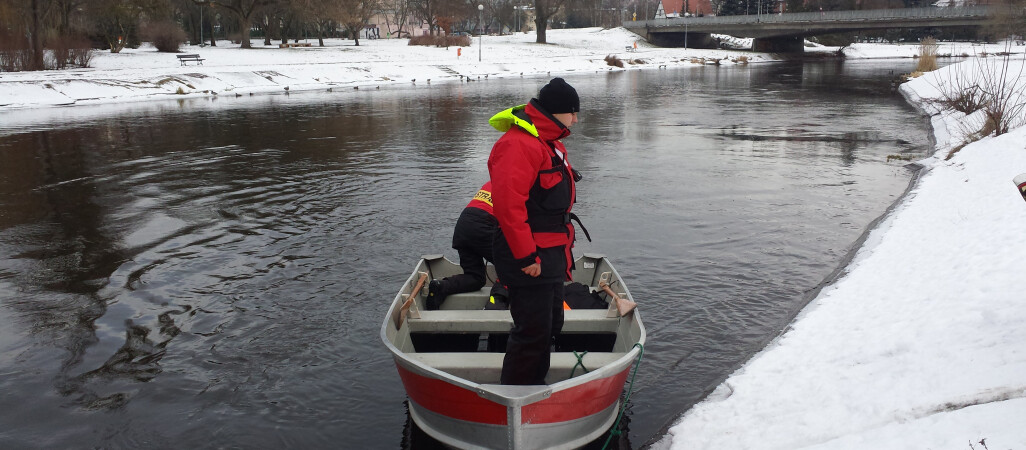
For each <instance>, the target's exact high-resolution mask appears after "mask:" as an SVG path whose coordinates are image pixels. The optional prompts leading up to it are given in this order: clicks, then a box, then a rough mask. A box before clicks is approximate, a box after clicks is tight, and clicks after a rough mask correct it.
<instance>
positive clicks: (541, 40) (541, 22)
mask: <svg viewBox="0 0 1026 450" xmlns="http://www.w3.org/2000/svg"><path fill="white" fill-rule="evenodd" d="M548 21H549V18H548V17H547V16H542V15H540V14H539V15H538V17H536V18H535V19H534V26H535V27H536V28H537V29H538V38H537V39H535V40H534V42H536V43H538V44H545V43H546V42H545V28H546V26H547V25H548Z"/></svg>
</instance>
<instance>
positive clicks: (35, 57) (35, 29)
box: [29, 0, 44, 70]
mask: <svg viewBox="0 0 1026 450" xmlns="http://www.w3.org/2000/svg"><path fill="white" fill-rule="evenodd" d="M30 33H31V34H32V41H31V45H32V67H30V68H29V70H43V69H44V67H43V30H42V26H40V24H39V0H32V30H31V32H30Z"/></svg>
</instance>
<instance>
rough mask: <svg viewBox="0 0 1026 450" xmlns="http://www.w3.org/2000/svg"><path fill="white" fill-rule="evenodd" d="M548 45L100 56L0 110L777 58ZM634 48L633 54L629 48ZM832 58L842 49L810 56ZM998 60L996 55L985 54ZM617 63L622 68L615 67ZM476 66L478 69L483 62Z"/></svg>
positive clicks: (565, 35) (511, 42) (498, 39)
mask: <svg viewBox="0 0 1026 450" xmlns="http://www.w3.org/2000/svg"><path fill="white" fill-rule="evenodd" d="M547 37H548V41H549V42H550V43H549V44H535V43H534V41H535V38H536V36H535V34H534V33H533V32H531V33H522V34H514V35H507V36H483V37H480V38H479V37H475V38H473V39H472V45H471V46H470V47H465V48H457V47H451V48H437V47H424V46H410V45H407V40H405V39H379V40H361V41H360V46H355V45H353V41H343V40H327V41H326V42H325V45H326V46H325V47H317V46H316V41H315V40H311V41H308V42H310V43H312V44H314V45H315V46H313V47H303V48H284V49H283V48H278V46H277V44H276V43H275V44H274V45H272V46H267V47H264V46H263V43H262V42H261V41H259V40H254V41H253V44H254V49H252V50H242V49H239V48H238V45H237V44H231V43H229V42H227V41H222V42H220V43H219V46H218V47H197V46H184V47H182V51H183V52H185V53H195V54H199V55H200V57H201V58H203V59H204V61H203V64H202V65H197V64H195V63H189V65H188V66H184V67H183V66H181V64H180V63H179V62H178V58H176V57H175V55H173V54H169V53H159V52H157V51H156V50H155V49H154V48H153V47H152V46H150V45H148V44H145V45H143V46H142V47H140V48H138V49H125V50H124V51H122V52H121V53H118V54H112V53H110V52H96V53H95V56H94V59H93V61H92V67H91V68H87V69H71V70H62V71H43V72H18V73H3V72H0V111H4V110H11V109H20V108H32V107H45V106H72V105H88V104H100V103H121V102H126V101H143V100H159V99H178V98H187V97H201V96H214V95H218V96H228V97H235V96H240V95H252V94H267V93H283V92H285V91H288V92H290V93H291V92H300V91H318V90H327V89H334V90H337V89H354V88H368V87H369V88H380V87H387V86H403V87H407V86H418V87H424V86H427V85H428V84H429V83H430V82H432V81H433V82H435V83H438V82H446V81H449V82H459V81H460V80H463V79H466V78H468V77H469V78H470V79H472V80H478V79H485V78H501V77H512V76H532V75H550V74H561V75H566V74H571V73H595V72H600V71H610V70H638V69H655V70H657V69H660V68H669V67H679V66H686V65H692V64H702V63H709V62H712V61H716V62H717V63H718V64H722V65H733V64H738V63H758V62H767V61H774V60H776V58H778V57H779V56H778V55H771V54H768V53H756V52H750V51H738V50H700V49H682V48H660V47H655V46H652V45H649V44H648V43H647V42H645V40H644V39H642V38H640V37H639V36H637V35H635V34H633V33H631V32H629V31H626V30H625V29H623V28H613V29H600V28H584V29H566V30H549V31H548V35H547ZM635 44H637V51H628V50H627V47H631V49H632V50H633V48H634V45H635ZM944 48H945V49H947V48H950V49H951V54H963V53H964V54H969V55H972V54H976V53H977V52H980V51H984V49H985V48H984V47H973V46H972V45H971V44H967V43H959V44H945V47H944ZM995 48H997V47H995ZM807 51H809V52H833V51H836V48H830V47H818V48H810V49H808V50H807ZM987 51H991V52H993V51H994V50H993V49H991V50H987ZM845 52H846V54H847V55H849V57H856V58H864V57H865V58H869V57H874V58H878V57H887V56H890V57H911V56H912V55H914V54H916V53H917V52H918V46H916V45H911V44H907V45H891V44H856V45H854V46H852V47H848V48H846V49H845ZM608 55H615V56H617V57H619V58H620V59H621V60H623V61H624V63H625V64H624V68H622V69H621V68H616V67H611V66H609V65H608V64H607V63H606V61H605V58H606V56H608ZM479 59H480V61H479Z"/></svg>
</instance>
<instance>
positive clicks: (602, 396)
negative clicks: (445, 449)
mask: <svg viewBox="0 0 1026 450" xmlns="http://www.w3.org/2000/svg"><path fill="white" fill-rule="evenodd" d="M577 267H579V268H582V269H581V270H579V271H575V274H574V277H575V279H585V280H591V286H592V288H593V289H598V288H597V286H598V285H599V284H600V281H599V280H600V279H601V283H602V284H613V285H616V286H618V290H619V292H618V295H619V296H620V297H624V298H627V299H630V293H629V292H628V291H627V290H626V288H625V287H623V283H622V281H621V280H620V278H619V275H618V274H616V272H615V269H613V268H612V266H611V265H610V264H609V262H608V261H607V260H606V259H605V258H604V257H602V256H589V255H586V256H585V257H583V258H581V259H580V260H578V261H577ZM453 270H458V266H455V265H454V264H452V263H451V262H449V261H447V260H444V258H441V257H424V259H422V260H421V262H420V263H419V264H418V265H417V268H416V269H415V270H414V273H413V275H411V276H410V278H409V279H408V280H407V282H406V285H404V288H403V290H401V291H400V293H399V295H397V296H396V298H395V300H394V301H393V304H392V307H391V308H390V310H389V313H388V314H387V315H386V319H385V323H384V324H383V326H382V331H381V336H382V340H383V341H384V342H385V344H386V347H388V348H389V350H390V351H391V352H392V354H393V358H394V360H395V363H396V368H397V371H398V373H399V377H400V379H401V380H402V383H403V386H404V388H405V389H406V393H407V396H408V397H409V412H410V417H411V419H412V420H413V422H414V423H416V425H417V426H418V427H419V428H420V429H421V430H423V431H424V432H425V433H427V434H428V435H429V436H431V437H433V438H435V439H437V440H438V441H440V442H442V443H444V444H446V445H448V446H451V447H455V448H488V449H497V448H507V449H561V448H578V447H581V446H584V445H585V444H588V443H589V442H591V441H594V440H596V439H598V438H599V437H601V436H602V435H603V434H604V433H605V432H607V431H608V430H609V428H610V427H611V426H612V425H613V424H614V423H615V421H616V418H617V414H618V413H619V410H620V406H621V402H620V397H621V395H622V394H623V389H624V385H625V382H626V381H627V377H628V375H629V373H630V369H631V366H632V364H633V362H634V361H635V359H636V358H637V357H638V355H639V354H640V351H641V345H639V344H643V343H644V340H645V330H644V327H643V326H642V325H641V320H640V316H639V313H638V312H637V311H636V310H635V311H633V312H630V313H629V314H625V315H621V314H618V313H617V311H616V309H615V305H613V302H610V308H609V309H608V311H607V310H589V311H583V310H578V311H568V312H567V316H566V319H567V320H566V322H565V324H564V328H563V334H564V335H566V334H568V333H569V334H575V333H576V334H577V336H576V337H578V338H582V337H583V338H584V340H585V341H592V339H591V336H600V335H604V336H606V337H607V339H606V340H605V341H604V342H607V344H603V345H606V346H607V347H608V348H603V349H597V350H596V349H592V350H595V351H593V352H591V353H589V352H587V351H579V350H580V349H576V348H575V349H573V350H574V351H568V350H564V351H561V352H556V353H553V363H552V364H551V365H550V371H549V374H548V376H547V377H546V380H547V382H548V383H549V384H546V385H536V386H509V385H501V384H498V373H499V372H500V371H501V367H502V363H503V358H502V357H503V354H502V353H493V352H482V351H480V350H478V351H474V350H455V349H449V348H447V349H443V350H438V349H435V348H430V349H429V348H428V347H429V345H428V344H427V343H428V342H431V341H422V342H421V343H420V344H418V343H417V336H418V335H423V334H425V333H426V334H428V335H431V336H438V335H439V334H446V333H448V334H452V333H457V334H460V335H469V336H470V337H471V338H473V337H474V333H479V332H489V331H490V332H491V333H502V332H507V333H508V331H509V327H510V326H511V325H512V322H511V320H512V319H511V318H509V316H508V312H499V313H496V312H495V311H481V307H480V306H477V305H476V304H473V303H472V302H471V303H467V302H470V301H471V300H473V299H471V298H470V296H468V297H467V298H463V299H455V300H453V299H447V300H446V304H445V307H446V308H450V311H420V310H419V308H418V305H419V304H421V303H422V296H423V295H424V292H423V291H426V289H422V288H423V285H424V280H425V278H433V279H438V278H441V277H443V276H448V275H449V274H451V272H452V271H453ZM418 279H419V281H417V280H418ZM585 284H588V283H587V282H585ZM485 292H487V291H483V292H482V293H481V296H486V294H485ZM484 298H486V297H484ZM468 299H470V300H468ZM481 301H482V302H483V301H485V300H483V299H482V300H481ZM461 302H464V303H461ZM443 309H445V308H443ZM504 320H505V322H504ZM432 333H434V334H432ZM482 339H484V337H483V335H482ZM595 341H602V339H601V338H599V339H595Z"/></svg>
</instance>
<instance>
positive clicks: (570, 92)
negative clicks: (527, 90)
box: [538, 78, 581, 114]
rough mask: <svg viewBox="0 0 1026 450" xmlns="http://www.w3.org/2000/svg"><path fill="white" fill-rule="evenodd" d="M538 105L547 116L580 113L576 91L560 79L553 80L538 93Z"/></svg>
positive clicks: (579, 101)
mask: <svg viewBox="0 0 1026 450" xmlns="http://www.w3.org/2000/svg"><path fill="white" fill-rule="evenodd" d="M538 103H540V104H541V107H542V108H544V109H545V111H546V112H548V113H549V114H564V113H575V112H580V111H581V99H580V97H578V96H577V91H576V90H575V89H574V88H573V86H570V85H569V84H567V83H566V80H564V79H562V78H553V79H552V81H549V84H546V85H545V86H542V88H541V91H538Z"/></svg>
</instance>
